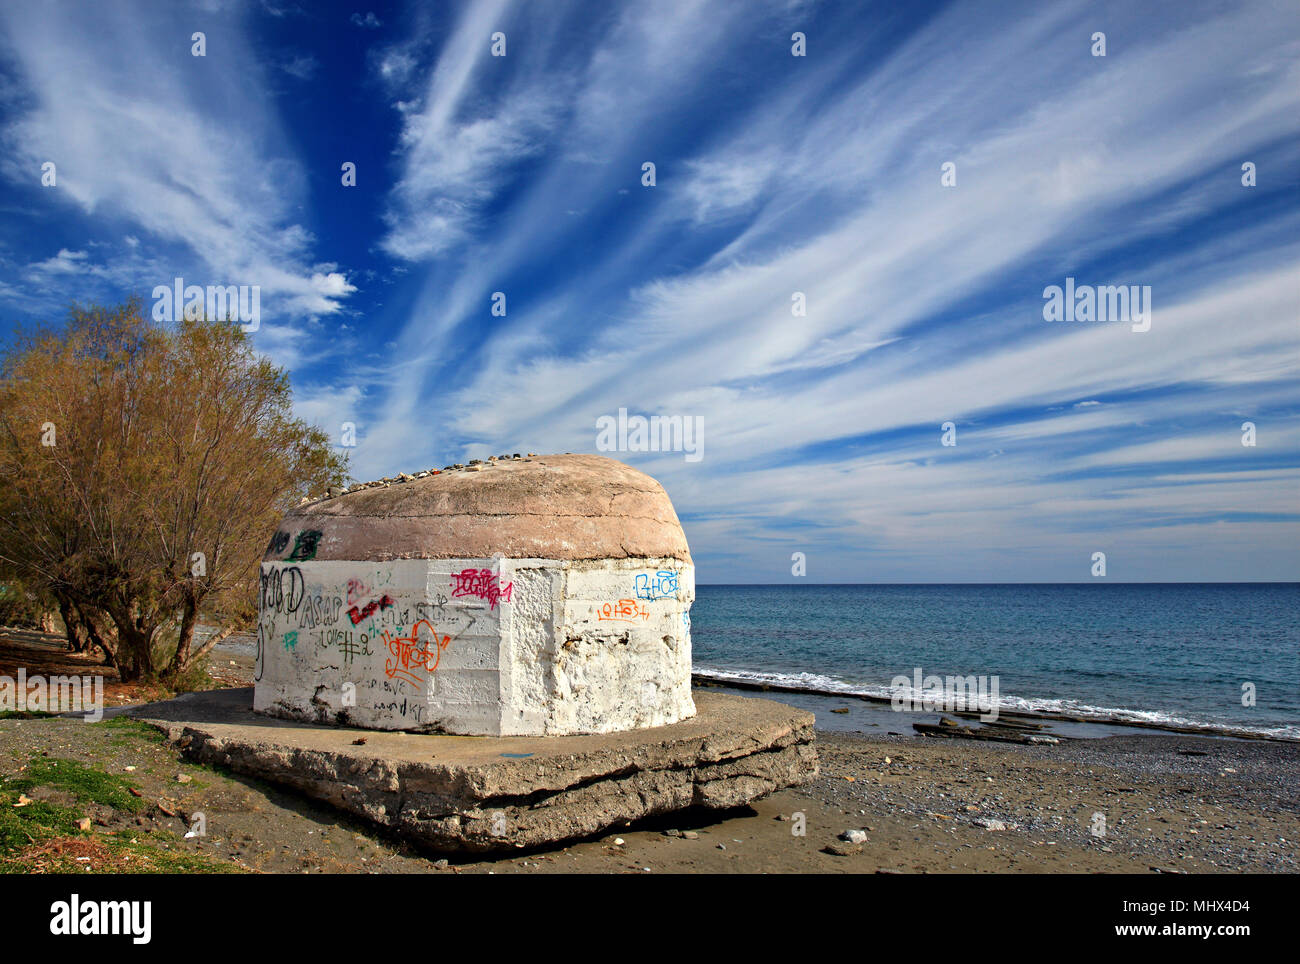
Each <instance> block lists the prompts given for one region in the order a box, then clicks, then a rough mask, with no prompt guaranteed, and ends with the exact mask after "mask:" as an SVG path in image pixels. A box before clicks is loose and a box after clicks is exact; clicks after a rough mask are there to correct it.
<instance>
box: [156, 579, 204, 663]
mask: <svg viewBox="0 0 1300 964" xmlns="http://www.w3.org/2000/svg"><path fill="white" fill-rule="evenodd" d="M198 616H199V611H198V606H197V604H196V603H195V601H194V597H193V596H192V595H190V596H187V597H186V599H185V608H184V610H183V611H182V612H181V628H180V633H179V634H178V635H177V637H176V652H175V653H173V654H172V658H171V662H170V663H169V664H168V665H167V669H166V670H164V671H163V678H164V679H166V680H168V681H172V680H175V679H176V678H177V677H178V676H179V675H180V674H181V673H183V672H185V671H186V670H187V669H189V666H190V648H191V647H192V646H193V644H194V626H195V623H197V622H198Z"/></svg>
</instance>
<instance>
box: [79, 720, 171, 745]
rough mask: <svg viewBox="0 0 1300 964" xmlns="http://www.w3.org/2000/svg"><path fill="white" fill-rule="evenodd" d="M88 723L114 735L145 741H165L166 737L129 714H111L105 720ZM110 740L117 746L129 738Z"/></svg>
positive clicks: (126, 741) (127, 741)
mask: <svg viewBox="0 0 1300 964" xmlns="http://www.w3.org/2000/svg"><path fill="white" fill-rule="evenodd" d="M90 725H91V726H98V727H102V728H103V729H104V730H106V731H109V732H111V733H113V735H114V736H122V737H129V738H131V739H136V740H143V741H144V742H146V743H166V742H167V737H165V736H164V735H163V734H162V732H161V731H160V730H158V729H157V727H153V726H150V725H149V724H148V723H142V722H141V721H140V720H135V719H132V718H131V717H129V716H113V717H110V718H109V719H107V720H100V721H99V722H98V723H92V724H90ZM112 742H113V744H114V745H115V746H119V745H123V744H125V743H129V742H131V740H130V739H127V740H121V739H116V740H113V741H112Z"/></svg>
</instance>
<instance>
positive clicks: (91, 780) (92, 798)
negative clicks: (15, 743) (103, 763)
mask: <svg viewBox="0 0 1300 964" xmlns="http://www.w3.org/2000/svg"><path fill="white" fill-rule="evenodd" d="M38 786H40V787H49V788H50V789H52V790H61V791H62V792H64V793H67V794H69V795H70V796H72V797H73V798H74V799H75V800H76V801H77V802H78V803H99V804H103V805H104V806H106V807H112V808H113V809H114V810H121V811H124V812H125V813H139V812H140V811H141V810H143V809H144V801H143V800H142V799H140V798H139V797H137V796H135V795H134V794H132V793H131V790H130V789H128V788H133V787H134V784H132V783H131V782H129V781H128V780H125V779H123V778H122V777H119V776H114V775H113V774H111V773H105V772H104V771H103V770H97V769H95V768H94V767H90V766H87V765H86V764H84V763H81V762H79V761H77V760H58V759H50V758H47V757H43V756H37V757H32V759H31V760H30V761H29V762H28V764H27V769H26V770H24V771H23V774H22V776H19V777H16V778H14V779H12V780H8V781H6V782H5V789H7V790H16V791H18V792H20V793H30V792H31V791H32V790H34V789H35V788H36V787H38Z"/></svg>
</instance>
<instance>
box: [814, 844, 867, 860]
mask: <svg viewBox="0 0 1300 964" xmlns="http://www.w3.org/2000/svg"><path fill="white" fill-rule="evenodd" d="M822 853H827V854H830V855H831V856H833V857H851V856H853V855H854V854H860V853H862V844H859V843H848V842H846V841H843V840H834V841H832V842H831V843H829V844H827V845H826V846H825V847H823V848H822Z"/></svg>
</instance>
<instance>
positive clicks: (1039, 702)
mask: <svg viewBox="0 0 1300 964" xmlns="http://www.w3.org/2000/svg"><path fill="white" fill-rule="evenodd" d="M692 675H693V676H694V677H695V678H696V679H700V680H704V681H707V682H711V683H719V684H723V685H726V684H731V685H734V686H739V687H743V688H747V689H748V688H754V687H765V688H767V689H772V690H780V691H783V692H788V693H807V694H810V695H814V696H855V697H859V698H862V699H867V700H871V701H873V702H882V703H888V702H890V700H891V699H892V698H893V695H894V691H893V690H892V689H891V688H890V687H889V686H884V685H876V684H871V683H849V682H846V681H845V680H842V679H837V678H835V677H833V676H826V675H823V674H821V673H770V672H764V671H761V670H732V669H721V668H716V667H709V666H696V667H694V669H693V670H692ZM910 691H911V688H910V687H909V688H908V691H907V692H908V693H909V694H910ZM916 698H917V699H918V700H919V699H920V698H921V694H919V693H918V694H917V697H916ZM997 707H998V711H999V712H1000V713H1020V714H1025V715H1030V716H1042V717H1047V718H1057V719H1064V720H1071V721H1072V720H1083V721H1086V722H1089V723H1109V724H1112V725H1116V726H1135V727H1147V728H1154V729H1169V730H1177V731H1183V732H1187V731H1191V732H1198V733H1206V734H1209V735H1219V736H1236V737H1243V736H1244V737H1251V738H1255V739H1259V738H1264V739H1269V740H1284V741H1288V742H1300V725H1295V724H1283V725H1279V726H1247V725H1243V724H1236V723H1223V722H1215V721H1210V720H1197V719H1191V718H1187V717H1182V716H1177V715H1174V714H1172V713H1165V712H1162V711H1159V710H1134V709H1127V708H1124V707H1114V706H1094V705H1093V704H1090V703H1084V702H1081V701H1079V700H1073V699H1065V698H1050V697H1018V696H1003V695H1001V694H999V696H998V701H997Z"/></svg>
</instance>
